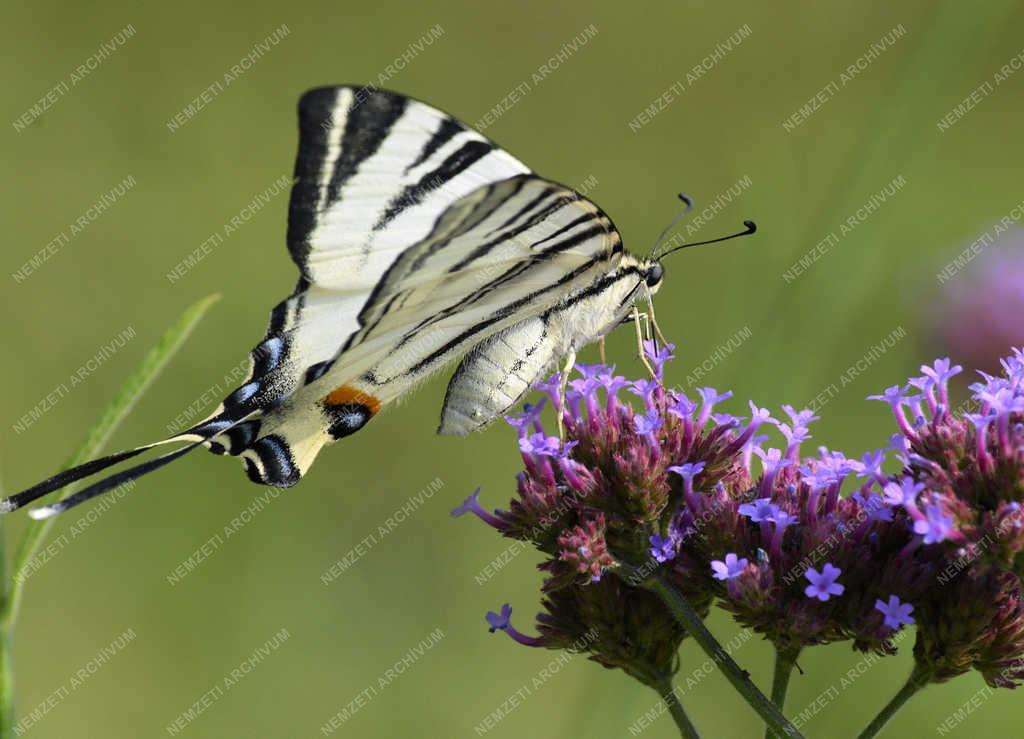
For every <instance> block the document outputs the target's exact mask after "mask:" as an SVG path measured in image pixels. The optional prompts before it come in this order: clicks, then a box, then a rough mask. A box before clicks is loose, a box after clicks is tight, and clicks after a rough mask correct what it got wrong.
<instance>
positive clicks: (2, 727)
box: [0, 485, 14, 739]
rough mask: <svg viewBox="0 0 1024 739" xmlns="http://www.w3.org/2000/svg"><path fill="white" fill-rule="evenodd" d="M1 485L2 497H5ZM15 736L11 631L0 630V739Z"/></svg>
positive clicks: (3, 586) (3, 605)
mask: <svg viewBox="0 0 1024 739" xmlns="http://www.w3.org/2000/svg"><path fill="white" fill-rule="evenodd" d="M3 495H4V490H3V486H2V485H0V497H3ZM6 524H7V522H6V521H2V520H0V613H3V612H4V611H6V610H7V600H8V597H9V590H10V586H9V584H8V582H7V525H6ZM13 736H14V657H13V655H12V654H11V638H10V633H9V632H7V631H6V630H4V631H0V739H10V738H11V737H13Z"/></svg>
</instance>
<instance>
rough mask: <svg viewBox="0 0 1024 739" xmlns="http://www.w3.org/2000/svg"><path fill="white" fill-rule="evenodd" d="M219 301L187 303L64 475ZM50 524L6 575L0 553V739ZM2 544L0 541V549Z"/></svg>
mask: <svg viewBox="0 0 1024 739" xmlns="http://www.w3.org/2000/svg"><path fill="white" fill-rule="evenodd" d="M219 297H220V296H219V295H211V296H209V297H206V298H203V299H202V300H199V301H197V302H196V303H193V304H192V305H191V306H189V307H188V308H187V309H186V310H185V312H184V313H182V315H181V317H180V318H178V320H177V321H176V322H175V323H174V324H172V325H171V326H170V328H168V329H167V330H166V331H165V332H164V334H163V335H162V336H161V337H160V340H159V341H158V342H157V344H156V346H154V347H153V348H152V349H150V350H149V352H148V353H147V354H146V356H145V357H144V358H143V360H142V363H141V364H140V365H139V366H138V367H137V368H136V369H135V371H134V372H133V373H132V374H131V375H129V377H128V380H127V381H126V382H125V384H124V385H122V386H121V389H120V390H119V391H118V393H117V395H115V396H114V398H113V400H111V401H110V403H109V404H108V405H107V407H106V409H105V410H104V411H103V415H102V416H100V420H99V421H98V422H97V423H96V425H95V426H93V428H92V430H91V431H90V432H89V433H88V434H87V435H86V437H85V439H84V440H83V441H82V444H81V445H80V446H79V447H78V450H77V451H76V452H75V453H74V454H73V455H72V457H71V459H70V460H68V463H67V465H66V467H65V469H67V467H74V466H75V465H79V464H82V463H83V462H87V461H88V460H90V459H92V458H93V457H95V456H97V455H98V454H99V451H100V449H102V448H103V447H104V446H105V445H106V443H107V441H108V440H109V439H110V437H111V435H112V434H113V433H114V431H115V430H116V429H117V427H118V426H120V425H121V422H122V421H123V420H124V419H125V417H126V416H127V415H128V413H129V412H130V411H131V409H132V408H133V407H134V406H135V403H136V402H137V401H138V399H139V398H140V397H141V396H142V394H143V393H145V392H146V390H147V389H148V388H149V386H150V384H151V383H152V382H153V380H154V379H156V376H157V375H158V374H160V370H162V369H163V368H164V366H165V365H166V364H167V362H168V361H170V359H171V357H172V356H174V354H175V352H177V351H178V349H179V348H180V347H181V345H182V344H183V343H184V342H185V339H187V338H188V336H189V334H191V333H192V330H193V329H194V328H195V327H196V325H197V324H198V323H199V320H200V319H201V318H202V317H203V315H204V314H205V313H206V311H207V310H208V309H209V308H210V306H211V305H213V304H214V303H215V302H216V301H217V300H218V299H219ZM74 490H75V486H74V485H69V486H68V487H67V488H65V489H64V491H63V493H62V494H61V496H60V498H61V499H63V498H66V497H67V496H69V495H71V494H72V493H73V492H74ZM53 521H54V519H53V518H47V519H43V520H41V521H37V520H30V521H29V522H28V523H27V524H26V525H25V533H24V535H23V536H22V538H21V541H20V542H19V543H18V547H17V550H16V551H15V553H14V557H13V560H12V562H11V567H10V569H7V568H6V566H4V565H6V553H5V551H4V550H3V549H2V548H0V739H11V737H13V736H14V671H13V667H12V657H11V648H12V646H13V644H14V626H15V624H16V623H17V620H18V611H19V609H20V606H21V598H22V592H23V590H24V585H25V581H26V580H27V579H28V578H26V577H23V576H22V572H24V571H26V568H27V567H28V565H29V563H30V562H31V561H32V558H33V557H34V556H35V554H36V550H37V549H39V545H40V543H41V542H42V541H43V538H44V537H45V536H46V534H47V533H48V532H49V530H50V527H51V526H53ZM2 523H3V522H0V533H2V530H3V526H2ZM3 543H4V542H3V539H2V537H0V546H2V544H3Z"/></svg>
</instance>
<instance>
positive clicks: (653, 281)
mask: <svg viewBox="0 0 1024 739" xmlns="http://www.w3.org/2000/svg"><path fill="white" fill-rule="evenodd" d="M646 268H647V270H646V272H645V273H644V282H646V283H647V289H648V290H650V291H651V292H652V293H653V292H656V291H657V289H658V288H659V287H661V281H662V280H663V279H665V268H664V267H662V266H661V262H658V261H656V260H651V261H649V262H647V264H646Z"/></svg>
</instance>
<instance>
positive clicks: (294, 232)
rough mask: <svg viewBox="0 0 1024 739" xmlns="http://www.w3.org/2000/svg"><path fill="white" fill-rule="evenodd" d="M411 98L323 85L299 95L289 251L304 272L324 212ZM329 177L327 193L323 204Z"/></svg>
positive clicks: (380, 140)
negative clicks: (336, 138)
mask: <svg viewBox="0 0 1024 739" xmlns="http://www.w3.org/2000/svg"><path fill="white" fill-rule="evenodd" d="M343 101H344V104H342V103H343ZM408 101H409V99H408V98H406V97H403V96H401V95H395V94H393V93H389V92H385V91H383V90H374V91H372V92H370V91H366V90H365V89H364V90H354V89H353V88H351V87H318V88H315V89H313V90H310V91H308V92H307V93H305V94H304V95H303V96H302V97H301V98H300V99H299V151H298V154H297V155H296V157H295V184H294V185H293V186H292V193H291V199H290V201H289V203H288V251H289V252H290V253H291V255H292V259H293V260H295V263H296V264H297V265H299V268H300V269H301V270H302V271H303V274H305V273H306V270H305V265H306V261H307V260H308V258H309V252H310V244H309V235H310V234H311V233H312V231H313V229H314V228H315V227H316V219H317V217H318V215H319V214H320V212H322V210H325V209H326V208H328V207H329V206H330V205H331V204H333V203H335V202H336V201H337V200H338V198H339V197H340V195H341V189H342V187H344V185H345V183H346V182H347V181H348V180H349V179H350V178H351V177H352V176H353V175H354V174H355V173H356V172H357V171H358V169H359V165H360V164H362V162H364V161H365V160H366V159H368V158H370V157H371V156H373V154H374V153H375V152H376V151H377V149H378V148H379V147H380V145H381V143H382V142H383V141H384V139H385V138H387V136H388V133H389V132H390V131H391V127H392V126H393V125H394V123H395V121H396V120H398V118H399V117H400V116H401V115H402V112H403V111H404V110H405V107H406V105H407V103H408ZM339 127H343V130H342V133H341V141H340V145H341V150H340V152H339V154H338V157H337V158H336V160H335V161H334V162H333V163H329V162H328V156H329V145H330V141H331V136H332V134H335V132H336V131H337V129H338V128H339ZM335 135H336V134H335ZM329 166H330V167H331V168H332V169H331V174H330V178H329V179H327V178H326V177H325V176H324V175H325V174H326V171H325V170H326V169H327V168H328V167H329ZM324 179H327V192H326V199H325V202H323V203H321V202H320V201H321V181H322V180H324Z"/></svg>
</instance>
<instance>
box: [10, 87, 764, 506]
mask: <svg viewBox="0 0 1024 739" xmlns="http://www.w3.org/2000/svg"><path fill="white" fill-rule="evenodd" d="M753 230H754V225H753V223H751V222H747V231H745V232H743V233H750V232H752V231H753ZM737 235H739V234H737ZM725 238H731V237H725ZM720 240H722V239H715V241H720ZM287 242H288V251H289V253H290V254H291V257H292V260H293V261H294V262H295V264H296V265H297V266H298V268H299V280H298V284H297V285H296V286H295V289H294V291H293V292H292V294H291V295H290V296H289V297H288V298H286V299H285V300H284V301H283V302H281V303H279V304H278V305H277V307H275V308H274V309H273V311H272V312H271V315H270V326H269V328H268V329H267V332H266V336H265V337H264V339H263V341H261V342H260V343H259V344H257V345H256V347H255V348H254V349H253V350H252V352H251V369H250V371H249V375H248V377H247V379H246V380H245V382H244V383H243V384H242V385H241V386H240V387H239V388H237V389H236V390H235V391H234V392H232V393H231V394H230V395H228V396H227V397H226V398H225V399H224V400H223V402H222V403H221V404H220V405H219V406H218V407H217V409H216V410H215V411H214V413H213V414H212V415H211V416H210V417H209V418H207V419H206V420H204V421H202V422H201V423H199V424H196V425H195V426H193V427H191V428H189V429H188V430H186V431H184V432H183V433H180V434H176V435H175V436H172V437H170V438H168V439H164V440H162V441H158V442H155V443H152V444H146V445H144V446H139V447H135V448H134V449H128V450H125V451H122V452H118V453H116V454H111V455H109V456H106V457H101V458H99V459H95V460H92V461H90V462H87V463H85V464H83V465H80V466H78V467H74V468H72V469H68V470H65V471H63V472H61V473H59V474H57V475H54V476H53V477H51V478H49V479H47V480H44V481H43V482H41V483H39V484H37V485H35V486H33V487H31V488H28V489H27V490H24V491H22V492H20V493H17V494H15V495H12V496H10V497H9V498H7V499H5V500H3V501H0V508H2V510H4V511H10V510H14V509H16V508H20V507H21V506H24V505H26V504H28V503H31V502H32V501H35V500H37V499H38V498H40V497H42V496H43V495H46V494H47V493H50V492H52V491H54V490H57V489H59V488H62V487H64V486H65V485H67V484H69V483H72V482H75V481H77V480H80V479H82V478H85V477H89V476H91V475H94V474H96V473H98V472H100V471H102V470H105V469H107V468H109V467H111V466H113V465H115V464H118V463H120V462H123V461H125V460H128V459H130V458H132V457H135V456H137V455H139V454H142V453H143V452H145V451H146V450H149V449H152V448H153V447H156V446H159V445H164V444H177V445H179V448H178V449H176V450H174V451H171V452H169V453H165V454H163V455H161V456H157V457H155V458H153V459H151V460H149V461H147V462H145V463H142V464H139V465H136V466H134V467H130V468H128V469H125V470H122V471H121V472H117V473H115V474H112V475H110V476H108V477H105V478H103V479H101V480H100V481H98V482H95V483H94V484H92V485H90V486H89V487H86V488H85V489H83V490H81V491H79V492H77V493H75V494H74V495H72V496H70V497H68V498H66V499H65V500H63V501H59V502H56V503H53V504H51V505H48V506H45V507H42V508H37V509H34V510H32V511H31V512H30V515H32V516H33V517H34V518H45V517H47V516H51V515H54V514H56V513H60V512H62V511H65V510H67V509H69V508H72V507H73V506H76V505H79V504H80V503H83V502H85V501H87V500H89V499H91V498H93V497H95V496H97V495H100V494H101V493H104V492H106V491H109V490H111V489H113V488H115V487H117V486H118V485H120V484H122V483H124V482H126V481H128V480H132V479H135V478H137V477H139V476H141V475H144V474H146V473H148V472H151V471H153V470H156V469H158V468H160V467H162V466H164V465H166V464H168V463H170V462H172V461H174V460H175V459H178V458H179V457H181V456H182V455H184V454H186V453H187V452H189V451H191V450H193V449H195V448H197V447H199V446H203V447H206V448H207V449H209V450H210V451H211V452H214V453H215V454H229V455H231V456H237V457H241V459H242V462H243V464H244V467H245V470H246V473H247V474H248V476H249V479H251V480H252V481H254V482H257V483H262V484H266V485H275V486H278V487H289V486H291V485H294V484H295V483H297V482H298V481H299V480H300V479H301V478H302V476H303V475H304V474H305V473H306V472H308V471H309V468H310V467H311V466H312V464H313V461H314V459H316V456H317V454H318V453H319V452H320V449H321V448H322V447H323V446H324V445H326V444H329V443H331V442H334V441H337V440H338V439H342V438H344V437H346V436H349V435H350V434H354V433H355V432H356V431H359V430H360V429H361V428H363V426H365V425H366V424H367V422H369V420H370V419H371V418H373V417H374V416H375V415H376V414H377V413H379V412H380V410H381V409H382V408H384V407H385V406H387V405H389V404H390V403H392V402H394V401H395V400H396V399H398V398H400V397H401V396H402V395H403V394H405V393H406V392H408V391H409V390H410V389H411V388H412V387H413V386H415V385H416V384H417V383H418V382H420V381H422V380H423V379H425V378H426V377H427V376H428V375H430V374H431V373H433V372H434V371H436V370H438V369H440V368H442V367H443V366H444V365H446V364H448V363H449V362H450V361H452V360H454V359H457V358H460V357H461V358H462V359H461V363H460V364H459V365H458V369H457V370H456V371H455V374H454V376H453V377H452V378H451V381H450V383H449V385H448V391H447V395H446V397H445V400H444V407H443V409H442V411H441V424H440V428H439V433H442V434H456V435H459V434H467V433H469V432H470V431H474V430H476V429H480V428H482V427H484V426H485V425H487V424H488V423H489V422H491V421H492V420H494V419H495V418H496V417H498V416H499V415H501V414H502V413H503V412H505V411H506V410H508V409H509V408H510V407H511V406H512V405H514V404H516V403H517V402H518V401H519V400H520V399H521V398H522V397H523V396H524V395H525V394H526V393H527V392H528V391H529V390H530V389H531V388H532V387H533V385H534V384H535V383H536V381H537V380H538V379H539V378H540V377H541V376H542V375H543V373H544V372H545V371H546V370H548V368H549V367H550V366H551V365H552V364H553V363H554V362H555V361H557V360H559V359H560V358H564V357H569V358H572V357H574V356H575V352H576V350H578V349H580V348H581V347H583V346H584V345H586V344H589V343H591V342H593V341H595V340H597V339H599V338H601V337H603V336H604V335H605V334H607V333H608V332H609V331H611V329H612V328H614V327H615V326H616V325H618V324H620V323H622V322H623V321H624V320H626V319H628V317H629V316H630V315H631V314H633V315H634V316H635V315H636V308H635V307H634V302H635V301H636V300H637V299H638V298H641V297H647V298H649V296H650V295H651V294H653V293H654V292H655V291H656V290H657V289H658V287H659V286H660V285H661V282H662V277H663V271H662V267H661V265H660V263H659V261H658V258H656V256H657V255H656V254H652V256H651V258H647V259H641V258H637V257H634V256H631V255H630V254H628V253H626V252H625V251H624V250H623V247H622V240H621V238H620V237H619V233H618V231H617V230H616V229H615V226H614V225H613V224H612V222H611V219H609V218H608V216H607V215H605V213H604V212H603V211H602V210H601V209H600V208H598V207H597V206H596V205H594V204H593V203H592V202H590V201H589V200H587V199H586V198H585V197H583V196H582V195H580V194H579V193H577V192H575V191H574V190H572V189H570V188H568V187H565V186H563V185H559V184H557V183H555V182H552V181H550V180H547V179H545V178H543V177H540V176H538V175H536V174H535V173H534V172H533V171H532V170H531V169H530V168H529V167H527V166H526V165H525V164H523V163H522V162H520V161H519V160H518V159H516V158H515V157H513V156H511V155H510V154H508V153H507V152H505V151H504V150H502V149H500V148H499V147H498V146H496V145H495V144H493V143H492V142H491V141H489V140H487V139H486V138H484V137H483V136H481V135H480V134H479V133H477V132H476V131H474V130H473V129H471V128H469V127H468V126H466V125H464V124H462V123H460V122H459V121H458V120H456V119H455V118H453V117H452V116H450V115H447V114H446V113H443V112H441V111H439V110H437V109H435V108H433V107H431V106H429V105H426V104H425V103H422V102H419V101H417V100H413V99H411V98H408V97H405V96H403V95H398V94H395V93H393V92H387V91H384V90H380V89H374V88H366V87H354V86H345V85H342V86H335V87H321V88H317V89H313V90H310V91H309V92H307V93H306V94H304V95H303V96H302V98H301V100H300V101H299V150H298V155H297V157H296V162H295V179H294V183H293V186H292V191H291V200H290V203H289V206H288V236H287ZM690 245H692V244H687V245H686V246H690ZM677 248H682V247H677ZM674 250H675V249H672V251H674ZM666 253H667V252H666ZM662 256H663V255H662ZM570 365H571V359H570Z"/></svg>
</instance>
